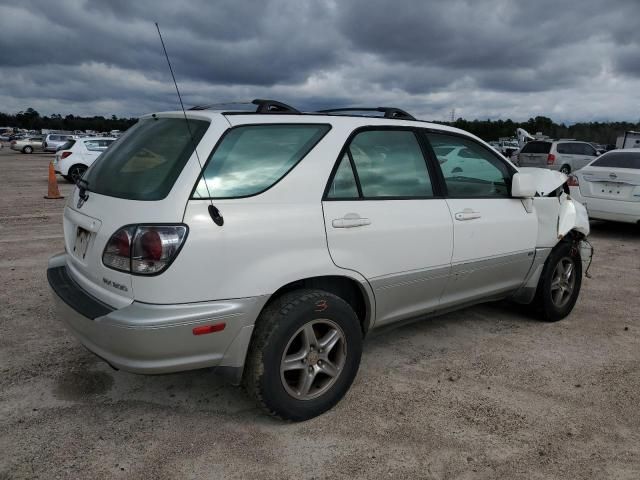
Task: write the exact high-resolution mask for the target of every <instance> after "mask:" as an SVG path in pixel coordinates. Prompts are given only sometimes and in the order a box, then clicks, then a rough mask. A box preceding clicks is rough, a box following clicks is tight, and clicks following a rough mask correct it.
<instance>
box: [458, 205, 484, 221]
mask: <svg viewBox="0 0 640 480" xmlns="http://www.w3.org/2000/svg"><path fill="white" fill-rule="evenodd" d="M481 216H482V215H480V212H474V211H473V210H471V209H470V208H465V209H464V210H463V211H461V212H458V213H456V214H455V217H456V220H460V221H461V222H462V221H464V220H474V219H476V218H480V217H481Z"/></svg>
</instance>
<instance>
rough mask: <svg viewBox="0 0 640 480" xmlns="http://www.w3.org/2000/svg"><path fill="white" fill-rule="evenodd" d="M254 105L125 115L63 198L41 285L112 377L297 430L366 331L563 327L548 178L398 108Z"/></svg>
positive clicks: (573, 278)
mask: <svg viewBox="0 0 640 480" xmlns="http://www.w3.org/2000/svg"><path fill="white" fill-rule="evenodd" d="M254 103H256V104H257V105H258V109H257V112H251V113H247V112H237V111H233V112H219V111H210V110H206V109H203V110H190V111H188V112H187V113H186V116H188V121H187V120H186V119H185V115H184V114H183V112H170V113H157V114H153V115H148V116H145V117H143V118H141V119H140V121H139V122H138V123H137V124H136V125H135V126H134V127H132V128H131V129H130V130H129V131H127V132H126V134H125V135H124V136H123V137H122V138H120V139H119V140H118V142H117V143H115V144H114V145H113V146H112V147H111V148H110V149H109V150H108V151H107V152H105V153H104V154H103V155H102V156H101V157H100V159H99V160H98V161H96V162H95V163H94V164H93V165H92V166H91V167H90V168H89V170H88V171H87V172H86V174H85V176H84V177H83V178H82V180H80V182H79V184H78V186H77V187H76V189H75V190H74V192H73V195H71V196H70V197H69V199H68V202H67V205H66V207H65V210H64V218H63V223H64V234H65V247H66V248H65V252H64V253H61V254H59V255H56V256H54V257H52V258H51V259H50V261H49V267H48V271H47V275H48V279H49V283H50V285H51V287H52V289H53V291H54V292H55V295H54V297H55V298H56V300H57V304H58V306H59V308H60V310H59V316H60V318H61V319H62V320H63V321H64V322H65V323H66V324H67V325H68V327H69V328H70V329H71V331H72V332H73V333H74V334H75V335H76V336H77V337H78V339H79V340H80V342H82V344H84V345H85V346H86V347H87V348H88V349H89V350H91V351H92V352H94V353H95V354H97V355H98V356H99V357H101V358H103V359H104V360H105V361H107V362H108V363H109V364H111V365H112V366H113V367H115V368H120V369H124V370H128V371H131V372H137V373H165V372H174V371H180V370H189V369H196V368H202V367H217V369H218V371H219V372H222V373H224V374H226V375H227V376H228V377H229V378H231V379H232V380H233V381H234V383H236V384H237V383H240V382H242V383H244V385H245V386H246V387H247V390H248V391H249V392H250V393H251V394H252V395H254V396H255V398H257V399H258V401H259V402H260V403H261V404H262V405H263V406H264V408H265V409H266V410H267V411H269V412H271V413H272V414H276V415H278V416H280V417H282V418H287V419H292V420H302V419H306V418H310V417H313V416H315V415H318V414H320V413H322V412H324V411H325V410H327V409H329V408H331V407H332V406H333V405H335V404H336V403H337V402H338V401H339V400H340V398H341V397H342V396H343V395H344V394H345V392H346V391H347V390H348V388H349V386H350V385H351V383H352V381H353V379H354V377H355V375H356V373H357V370H358V366H359V363H360V356H361V352H362V340H363V338H364V336H365V335H366V334H367V332H369V331H370V330H372V329H374V328H379V327H382V326H385V325H389V324H392V323H396V322H402V321H406V320H410V319H416V318H424V317H425V316H428V315H432V314H437V313H441V312H444V311H448V310H452V309H455V308H461V307H465V306H469V305H473V304H476V303H479V302H486V301H490V300H496V299H502V298H509V299H513V300H514V301H518V302H521V303H532V304H534V305H535V306H536V308H537V309H538V311H539V314H540V317H541V318H542V319H545V320H558V319H561V318H563V317H565V316H566V315H568V314H569V313H570V312H571V310H572V308H573V306H574V304H575V302H576V300H577V297H578V293H579V291H580V285H581V277H582V261H581V260H583V261H584V260H586V257H587V256H588V255H590V250H588V249H587V247H586V242H584V241H583V239H584V238H585V236H586V235H587V234H588V232H589V225H588V219H587V215H586V211H585V209H584V207H582V205H580V204H579V203H577V202H574V201H573V200H571V199H570V198H569V197H568V196H567V194H566V188H567V187H566V185H565V182H566V177H565V176H564V175H562V174H560V173H558V172H552V171H549V170H541V169H522V170H520V171H519V170H518V169H517V168H515V167H514V166H513V165H512V164H511V163H509V161H507V160H506V159H504V158H503V157H502V156H500V155H499V154H497V153H496V152H495V151H494V150H493V149H492V148H490V147H489V146H488V145H487V144H486V143H484V142H483V141H482V140H480V139H478V138H477V137H474V136H472V135H470V134H468V133H466V132H464V131H461V130H457V129H454V128H450V127H446V126H443V125H436V124H431V123H426V122H421V121H417V120H414V119H413V117H411V116H410V115H408V114H406V113H405V112H402V111H401V110H398V109H376V110H377V111H379V112H381V113H382V114H383V116H381V117H378V118H374V117H371V116H362V115H349V114H348V113H349V112H344V111H325V112H323V113H300V112H297V111H296V110H294V109H292V108H291V107H287V106H286V105H283V104H280V103H278V102H273V101H267V100H256V101H255V102H254ZM194 146H197V147H195V150H194ZM454 151H457V152H458V153H456V154H453V152H454ZM435 152H443V154H446V155H447V156H446V158H440V159H439V158H438V155H437V154H436V153H435ZM443 160H444V161H443ZM441 161H443V162H442V164H441ZM441 165H442V166H441ZM445 167H446V168H445Z"/></svg>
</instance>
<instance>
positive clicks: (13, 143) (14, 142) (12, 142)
mask: <svg viewBox="0 0 640 480" xmlns="http://www.w3.org/2000/svg"><path fill="white" fill-rule="evenodd" d="M16 143H18V142H17V141H15V140H11V142H10V145H15V144H16Z"/></svg>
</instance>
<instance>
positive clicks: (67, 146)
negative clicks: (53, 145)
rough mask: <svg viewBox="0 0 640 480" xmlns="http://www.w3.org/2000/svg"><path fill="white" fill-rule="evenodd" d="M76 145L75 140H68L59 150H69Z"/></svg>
mask: <svg viewBox="0 0 640 480" xmlns="http://www.w3.org/2000/svg"><path fill="white" fill-rule="evenodd" d="M75 144H76V141H75V140H67V141H66V142H65V143H63V144H62V145H60V147H59V148H58V150H69V149H70V148H71V147H73V146H74V145H75Z"/></svg>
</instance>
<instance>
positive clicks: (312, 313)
mask: <svg viewBox="0 0 640 480" xmlns="http://www.w3.org/2000/svg"><path fill="white" fill-rule="evenodd" d="M315 322H317V323H315ZM323 322H328V323H330V324H332V325H335V326H336V327H337V328H336V331H338V330H339V331H340V334H342V337H341V340H339V342H340V343H337V344H335V345H336V347H329V348H328V350H331V349H332V348H333V351H336V350H339V351H340V352H342V353H341V354H340V357H341V358H340V359H339V361H336V362H334V361H333V360H331V362H329V363H332V362H333V363H335V364H336V365H337V364H339V363H340V362H342V363H340V364H341V365H342V368H340V369H339V370H337V371H338V373H337V375H335V377H333V379H331V378H330V377H329V376H327V375H325V374H323V373H322V371H319V373H318V374H317V376H315V374H314V377H313V378H316V379H319V380H318V381H320V382H322V381H325V379H324V377H325V376H326V377H327V378H328V379H329V381H326V385H325V386H324V387H322V388H326V390H324V391H323V390H322V388H319V389H318V392H321V393H318V396H317V397H315V398H308V399H300V398H296V397H294V394H293V393H292V392H291V389H292V386H291V384H290V383H289V382H291V383H296V382H295V377H294V378H293V381H291V377H286V376H287V375H288V374H290V373H291V374H292V375H298V374H299V375H300V377H299V381H300V383H302V382H303V379H302V376H304V375H305V374H306V373H305V372H307V369H310V370H309V371H311V370H312V369H313V368H316V363H313V365H314V366H313V367H311V366H310V363H309V362H313V360H309V357H306V358H304V359H300V362H302V364H303V365H306V366H303V367H296V368H297V369H296V370H291V371H289V372H282V371H281V370H282V369H283V365H284V364H285V363H284V360H285V356H287V355H286V354H287V353H288V352H289V351H291V350H290V348H293V344H292V341H294V340H296V339H298V338H299V337H297V336H296V335H303V333H298V332H301V331H306V330H305V328H304V327H308V326H309V325H312V328H316V329H317V328H319V327H322V326H323V325H325V324H324V323H323ZM323 339H324V337H322V338H320V339H319V343H318V344H317V345H318V346H321V345H322V343H320V342H321V341H322V340H323ZM338 347H340V348H338ZM303 350H304V346H301V351H303ZM312 350H313V348H312ZM318 352H322V349H321V348H320V349H319V350H318ZM325 355H326V353H325ZM361 356H362V331H361V329H360V322H359V321H358V317H357V315H356V313H355V312H354V311H353V309H352V308H351V306H350V305H349V304H348V303H347V302H345V301H344V300H343V299H341V298H339V297H337V296H336V295H333V294H331V293H328V292H325V291H322V290H306V289H305V290H296V291H293V292H289V293H286V294H284V295H282V296H281V297H279V298H277V299H276V300H274V301H273V302H272V303H271V304H270V305H268V306H267V308H265V310H264V311H263V312H262V313H261V314H260V317H259V318H258V321H257V322H256V327H255V330H254V332H253V338H252V341H251V346H250V347H249V353H248V355H247V363H246V366H245V371H244V378H243V383H244V386H245V388H246V390H247V392H248V393H249V394H250V395H252V396H253V397H255V399H256V400H257V401H258V403H259V404H260V405H261V406H262V408H263V409H265V410H266V411H267V412H268V413H269V414H271V415H274V416H277V417H280V418H282V419H285V420H293V421H302V420H307V419H309V418H313V417H315V416H318V415H320V414H321V413H324V412H326V411H327V410H329V409H330V408H332V407H333V406H334V405H335V404H337V403H338V402H339V401H340V399H342V397H343V396H344V395H345V393H346V392H347V390H349V387H350V386H351V384H352V383H353V380H354V378H355V376H356V374H357V373H358V367H359V366H360V357H361ZM316 357H317V355H316ZM305 362H307V363H305ZM317 363H318V365H320V364H321V363H322V360H317ZM318 368H320V367H318ZM285 377H286V378H285ZM314 381H315V380H314ZM288 390H289V391H288ZM310 392H311V391H310Z"/></svg>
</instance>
